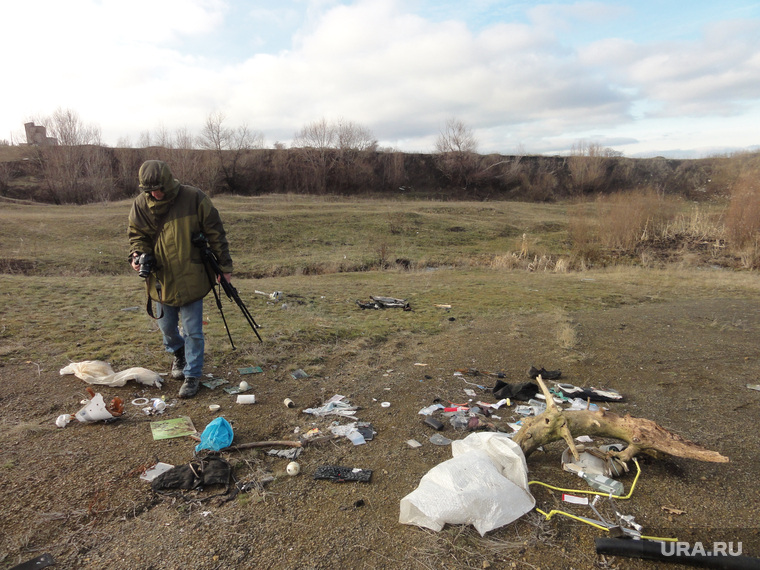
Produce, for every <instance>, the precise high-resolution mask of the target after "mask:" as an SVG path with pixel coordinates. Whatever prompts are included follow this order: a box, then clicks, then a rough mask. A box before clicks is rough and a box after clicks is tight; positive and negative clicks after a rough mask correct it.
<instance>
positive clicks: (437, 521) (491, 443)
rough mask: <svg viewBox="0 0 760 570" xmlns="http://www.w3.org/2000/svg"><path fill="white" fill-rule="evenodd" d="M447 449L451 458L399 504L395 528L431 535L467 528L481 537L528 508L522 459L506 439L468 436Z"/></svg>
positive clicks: (530, 506)
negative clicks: (460, 526)
mask: <svg viewBox="0 0 760 570" xmlns="http://www.w3.org/2000/svg"><path fill="white" fill-rule="evenodd" d="M451 448H452V455H453V457H452V458H451V459H449V460H447V461H444V462H443V463H440V464H438V465H436V466H435V467H433V468H432V469H431V470H430V471H428V472H427V473H426V474H425V475H424V476H423V477H422V479H421V480H420V484H419V486H418V487H417V489H415V490H414V491H412V492H411V493H409V494H408V495H407V496H406V497H404V498H403V499H401V505H400V515H399V522H400V523H402V524H413V525H417V526H421V527H425V528H429V529H432V530H435V531H440V530H441V529H442V528H443V527H444V525H445V524H471V525H473V526H474V527H475V529H476V530H477V531H478V532H479V533H480V535H481V536H483V535H484V534H485V533H487V532H488V531H490V530H493V529H495V528H499V527H501V526H504V525H505V524H509V523H511V522H512V521H514V520H517V519H518V518H520V517H521V516H523V515H524V514H525V513H527V512H529V511H530V510H532V509H533V507H534V506H535V504H536V501H535V499H534V498H533V495H531V493H530V491H529V490H528V466H527V463H526V462H525V456H524V455H523V452H522V450H521V449H520V447H519V446H518V445H517V444H516V443H514V442H513V441H512V440H511V439H510V438H509V437H507V436H506V435H505V434H502V433H497V432H476V433H472V434H470V435H468V436H467V437H466V438H464V439H461V440H457V441H454V442H452V444H451Z"/></svg>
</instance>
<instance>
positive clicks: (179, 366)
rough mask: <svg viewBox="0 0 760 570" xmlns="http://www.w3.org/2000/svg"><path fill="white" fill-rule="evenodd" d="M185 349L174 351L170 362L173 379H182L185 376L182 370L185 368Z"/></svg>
mask: <svg viewBox="0 0 760 570" xmlns="http://www.w3.org/2000/svg"><path fill="white" fill-rule="evenodd" d="M185 364H187V362H185V349H184V348H180V349H178V350H176V351H174V361H173V362H172V378H174V379H175V380H182V379H183V378H184V377H185V373H184V372H183V370H184V369H185Z"/></svg>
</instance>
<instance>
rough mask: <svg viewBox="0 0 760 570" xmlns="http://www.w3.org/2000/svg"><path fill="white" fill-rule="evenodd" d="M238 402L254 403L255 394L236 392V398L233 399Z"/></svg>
mask: <svg viewBox="0 0 760 570" xmlns="http://www.w3.org/2000/svg"><path fill="white" fill-rule="evenodd" d="M235 402H236V403H238V404H255V403H256V394H238V397H237V400H235Z"/></svg>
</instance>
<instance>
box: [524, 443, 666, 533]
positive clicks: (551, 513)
mask: <svg viewBox="0 0 760 570" xmlns="http://www.w3.org/2000/svg"><path fill="white" fill-rule="evenodd" d="M632 459H633V462H634V463H635V464H636V477H634V479H633V483H631V490H630V491H628V494H627V495H625V496H622V495H610V493H600V492H599V491H586V490H581V489H562V488H561V487H554V486H553V485H549V484H547V483H542V482H541V481H528V485H534V484H535V485H542V486H544V487H548V488H549V489H554V490H555V491H564V492H567V493H583V494H586V495H601V496H602V497H609V496H612V497H613V498H615V499H630V498H631V495H633V490H634V489H635V488H636V482H637V481H638V480H639V476H640V475H641V467H640V466H639V462H638V461H636V458H635V457H633V458H632ZM536 511H537V512H539V513H541V514H542V515H544V516H545V517H546V520H547V521H548V520H551V518H552V517H553V516H554V515H563V516H566V517H569V518H571V519H575V520H577V521H580V522H582V523H586V524H587V525H590V526H593V527H594V528H598V529H600V530H603V531H606V532H609V531H610V529H609V528H607V527H606V526H602V525H599V524H596V523H592V522H591V521H588V520H586V519H584V518H581V517H578V516H575V515H573V514H570V513H568V512H565V511H560V510H558V509H554V510H551V511H549V512H548V513H545V512H544V511H542V510H541V509H539V508H538V507H536ZM641 538H643V539H646V540H659V541H663V542H678V539H677V538H663V537H658V536H644V535H641Z"/></svg>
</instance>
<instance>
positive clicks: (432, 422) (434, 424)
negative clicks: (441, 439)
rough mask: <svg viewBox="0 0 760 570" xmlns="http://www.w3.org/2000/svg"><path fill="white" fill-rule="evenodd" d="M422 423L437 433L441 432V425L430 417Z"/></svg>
mask: <svg viewBox="0 0 760 570" xmlns="http://www.w3.org/2000/svg"><path fill="white" fill-rule="evenodd" d="M424 423H425V424H427V425H429V426H430V427H431V428H433V429H435V430H438V431H441V430H442V429H443V423H442V422H440V421H439V420H437V419H435V418H434V417H432V416H427V417H426V418H425V422H424Z"/></svg>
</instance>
